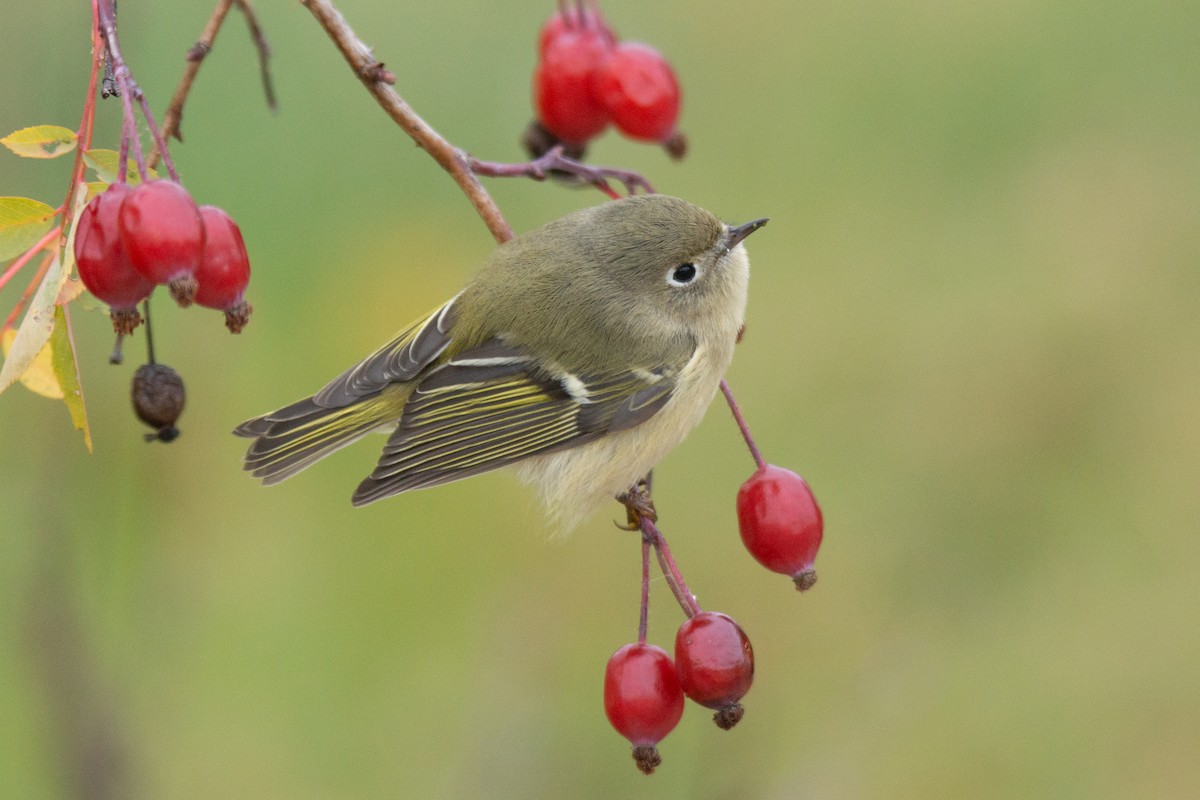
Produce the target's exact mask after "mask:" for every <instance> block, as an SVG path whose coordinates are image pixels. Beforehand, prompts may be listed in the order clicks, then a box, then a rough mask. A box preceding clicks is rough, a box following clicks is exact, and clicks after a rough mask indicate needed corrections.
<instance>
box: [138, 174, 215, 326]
mask: <svg viewBox="0 0 1200 800" xmlns="http://www.w3.org/2000/svg"><path fill="white" fill-rule="evenodd" d="M118 225H119V227H120V229H121V241H123V242H124V243H125V249H126V251H128V253H129V260H130V261H132V262H133V266H134V268H135V269H136V270H137V271H138V272H140V273H142V275H144V276H145V277H146V278H148V279H150V280H152V281H154V282H155V283H165V284H167V285H168V286H169V287H170V289H171V296H172V297H174V298H175V302H177V303H179V305H181V306H187V305H191V303H192V300H193V299H194V296H195V293H196V280H195V278H194V277H193V273H195V271H196V267H197V266H199V265H200V255H201V253H202V252H203V251H204V225H203V223H202V222H201V220H200V210H199V209H198V208H196V201H195V200H193V199H192V196H191V195H190V194H188V190H187V189H185V188H183V187H182V186H180V185H179V184H178V183H175V182H174V181H167V180H161V181H150V182H149V183H142V184H139V185H138V186H137V187H135V188H134V189H133V190H132V191H131V192H130V193H129V197H128V198H127V199H126V200H125V203H124V204H123V205H122V206H121V214H120V216H119V217H118Z"/></svg>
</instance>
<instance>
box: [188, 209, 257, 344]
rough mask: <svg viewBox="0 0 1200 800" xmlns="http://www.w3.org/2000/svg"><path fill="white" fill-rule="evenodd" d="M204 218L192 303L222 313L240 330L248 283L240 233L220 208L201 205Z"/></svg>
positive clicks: (245, 311) (244, 320) (245, 313)
mask: <svg viewBox="0 0 1200 800" xmlns="http://www.w3.org/2000/svg"><path fill="white" fill-rule="evenodd" d="M200 218H201V219H202V220H203V221H204V254H203V255H202V256H201V258H200V266H199V267H198V268H197V269H196V302H197V303H198V304H199V305H202V306H204V307H205V308H215V309H217V310H218V311H224V312H225V324H226V326H228V328H229V330H231V331H233V332H234V333H241V331H242V328H244V327H245V326H246V323H247V322H249V320H250V311H251V310H252V309H251V307H250V304H249V303H247V302H246V300H245V299H244V295H245V292H246V286H247V284H249V282H250V258H249V256H247V255H246V245H245V243H244V242H243V241H242V232H241V230H240V229H239V228H238V226H237V223H236V222H234V221H233V220H232V219H231V218H230V216H229V215H228V214H226V213H225V211H224V210H223V209H220V208H217V207H216V206H201V207H200Z"/></svg>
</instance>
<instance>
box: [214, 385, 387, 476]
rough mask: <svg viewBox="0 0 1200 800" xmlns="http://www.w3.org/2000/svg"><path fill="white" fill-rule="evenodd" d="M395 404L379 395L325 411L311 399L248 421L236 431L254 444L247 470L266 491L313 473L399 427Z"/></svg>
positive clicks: (247, 461) (246, 465)
mask: <svg viewBox="0 0 1200 800" xmlns="http://www.w3.org/2000/svg"><path fill="white" fill-rule="evenodd" d="M393 408H394V406H393V404H391V403H389V402H387V400H386V399H385V398H383V397H380V396H378V395H376V396H373V397H368V398H365V399H363V400H360V401H358V402H356V403H351V404H350V405H347V406H342V407H341V408H325V407H322V406H319V405H317V404H316V403H315V402H313V399H312V398H311V397H310V398H307V399H305V400H301V401H299V402H297V403H293V404H291V405H290V406H286V407H285V408H281V409H279V410H278V411H273V412H271V413H270V414H265V415H263V416H261V417H255V418H254V419H250V420H247V421H245V422H243V423H242V424H241V425H238V426H237V427H236V428H234V429H233V432H234V434H235V435H237V436H243V437H246V438H250V439H254V442H253V443H252V444H251V445H250V449H249V450H247V451H246V458H245V462H244V464H243V466H242V468H243V469H245V470H246V471H247V472H249V473H250V474H251V475H253V476H254V477H256V478H260V479H262V482H263V484H264V485H266V486H270V485H271V484H275V483H279V482H280V481H282V480H285V479H287V478H290V477H292V476H293V475H295V474H296V473H297V472H300V471H301V470H304V469H307V468H308V467H310V466H312V465H313V464H315V463H316V462H318V461H320V460H321V459H322V458H324V457H325V456H327V455H329V454H330V453H332V452H333V451H335V450H340V449H341V448H343V447H345V446H346V445H348V444H352V443H353V442H356V441H358V440H359V439H361V438H362V437H363V436H365V435H366V434H368V433H370V432H371V431H372V430H375V429H376V428H379V427H381V426H384V425H386V424H388V423H391V422H394V419H395V417H394V415H393V414H392V413H391V411H392V409H393Z"/></svg>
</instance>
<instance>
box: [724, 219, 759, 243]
mask: <svg viewBox="0 0 1200 800" xmlns="http://www.w3.org/2000/svg"><path fill="white" fill-rule="evenodd" d="M766 224H767V217H763V218H762V219H756V220H753V221H751V222H747V223H746V224H744V225H738V226H737V227H736V228H730V229H729V236H728V238H726V240H725V249H726V250H732V249H733V248H735V247H737V246H738V244H739V243H741V241H742V239H745V238H746V237H747V236H749V235H750V234H752V233H754V232H755V231H756V230H758V229H759V228H761V227H762V226H763V225H766Z"/></svg>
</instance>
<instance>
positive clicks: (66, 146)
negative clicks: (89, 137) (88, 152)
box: [0, 125, 79, 158]
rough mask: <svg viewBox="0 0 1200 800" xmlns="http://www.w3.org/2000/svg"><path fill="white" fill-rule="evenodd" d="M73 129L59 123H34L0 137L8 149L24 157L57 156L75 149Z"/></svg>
mask: <svg viewBox="0 0 1200 800" xmlns="http://www.w3.org/2000/svg"><path fill="white" fill-rule="evenodd" d="M78 141H79V137H78V136H76V135H75V131H73V130H69V129H67V128H64V127H61V126H59V125H34V126H33V127H32V128H22V129H21V130H19V131H13V132H12V133H10V134H9V135H8V136H5V137H4V138H3V139H0V144H3V145H4V146H5V147H7V148H8V149H9V150H12V151H13V152H14V153H16V154H17V155H19V156H24V157H25V158H58V157H59V156H65V155H66V154H67V153H70V152H71V151H72V150H74V149H75V145H76V144H77V143H78Z"/></svg>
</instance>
